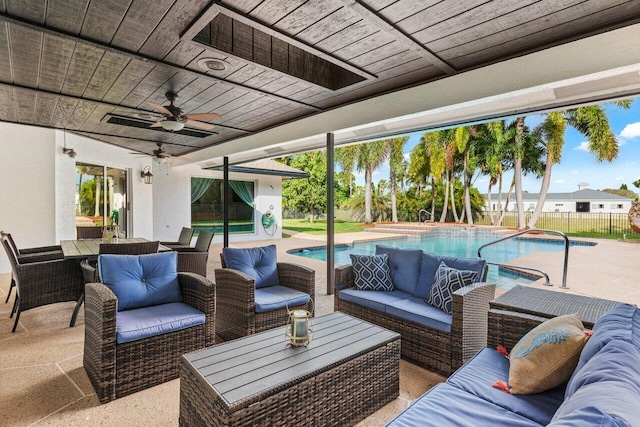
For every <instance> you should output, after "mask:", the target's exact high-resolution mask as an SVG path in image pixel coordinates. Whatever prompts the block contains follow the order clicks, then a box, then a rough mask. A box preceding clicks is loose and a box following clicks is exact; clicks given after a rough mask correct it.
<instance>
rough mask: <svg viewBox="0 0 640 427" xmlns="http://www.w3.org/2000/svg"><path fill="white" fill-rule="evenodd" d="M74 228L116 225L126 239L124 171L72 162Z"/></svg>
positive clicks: (125, 181)
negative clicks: (73, 176) (73, 167)
mask: <svg viewBox="0 0 640 427" xmlns="http://www.w3.org/2000/svg"><path fill="white" fill-rule="evenodd" d="M75 187H76V188H75V195H76V198H75V200H76V209H75V215H76V226H79V227H91V226H95V227H102V226H103V225H118V226H119V229H120V236H121V237H127V231H128V210H127V209H128V204H127V171H126V170H124V169H117V168H111V167H105V166H101V165H92V164H88V163H76V180H75Z"/></svg>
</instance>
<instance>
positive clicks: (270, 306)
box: [255, 285, 310, 313]
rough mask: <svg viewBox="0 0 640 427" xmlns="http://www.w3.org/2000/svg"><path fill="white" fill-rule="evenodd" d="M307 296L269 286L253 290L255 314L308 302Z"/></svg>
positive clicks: (280, 287)
mask: <svg viewBox="0 0 640 427" xmlns="http://www.w3.org/2000/svg"><path fill="white" fill-rule="evenodd" d="M309 299H310V296H309V294H305V293H304V292H300V291H296V290H295V289H291V288H287V287H286V286H280V285H277V286H269V287H266V288H260V289H256V290H255V302H256V307H255V310H256V313H264V312H267V311H273V310H278V309H281V308H286V307H293V306H294V305H302V304H306V303H308V302H309Z"/></svg>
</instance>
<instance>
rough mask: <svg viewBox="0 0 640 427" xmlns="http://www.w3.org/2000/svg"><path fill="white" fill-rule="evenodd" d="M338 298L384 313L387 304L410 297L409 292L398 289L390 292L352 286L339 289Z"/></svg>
mask: <svg viewBox="0 0 640 427" xmlns="http://www.w3.org/2000/svg"><path fill="white" fill-rule="evenodd" d="M338 298H340V299H341V300H345V301H349V302H352V303H354V304H359V305H362V306H364V307H368V308H371V309H373V310H377V311H381V312H383V313H384V312H386V311H387V306H389V305H390V304H392V303H394V302H397V301H401V300H405V299H408V298H411V294H410V293H408V292H403V291H398V290H393V291H391V292H379V291H359V290H357V289H354V288H348V289H345V290H343V291H340V294H338Z"/></svg>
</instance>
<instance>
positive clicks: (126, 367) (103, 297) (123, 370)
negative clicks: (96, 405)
mask: <svg viewBox="0 0 640 427" xmlns="http://www.w3.org/2000/svg"><path fill="white" fill-rule="evenodd" d="M178 281H179V282H180V291H181V293H182V301H183V302H184V303H185V304H188V305H190V306H192V307H194V308H197V309H198V310H200V311H201V312H203V313H204V314H205V316H206V321H205V323H204V324H203V325H197V326H192V327H189V328H185V329H181V330H178V331H174V332H168V333H164V334H160V335H155V336H152V337H148V338H143V339H140V340H137V341H131V342H126V343H122V344H117V343H116V328H117V317H118V311H117V305H118V300H117V298H116V296H115V294H114V293H113V292H112V291H111V290H110V289H109V288H108V287H107V286H105V285H103V284H101V283H89V284H87V285H86V303H85V304H86V307H85V319H86V320H85V338H84V360H83V364H84V368H85V370H86V371H87V375H88V376H89V379H90V380H91V384H92V385H93V387H94V389H95V390H96V394H97V396H98V399H99V400H100V402H102V403H106V402H109V401H111V400H114V399H117V398H120V397H122V396H126V395H128V394H131V393H135V392H137V391H140V390H143V389H146V388H149V387H153V386H155V385H158V384H161V383H163V382H166V381H170V380H172V379H175V378H178V374H179V369H178V368H179V360H180V356H181V355H182V354H184V353H188V352H190V351H194V350H198V349H201V348H204V347H208V346H211V345H213V344H214V341H215V324H214V321H215V307H216V294H215V285H214V284H213V283H212V282H211V281H210V280H207V279H206V278H204V277H202V276H198V275H196V274H193V273H178Z"/></svg>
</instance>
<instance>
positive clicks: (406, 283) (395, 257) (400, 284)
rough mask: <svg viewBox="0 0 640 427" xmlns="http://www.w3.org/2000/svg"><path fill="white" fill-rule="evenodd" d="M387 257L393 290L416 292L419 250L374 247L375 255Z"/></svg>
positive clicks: (419, 261) (419, 259)
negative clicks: (385, 255)
mask: <svg viewBox="0 0 640 427" xmlns="http://www.w3.org/2000/svg"><path fill="white" fill-rule="evenodd" d="M382 254H387V255H389V269H390V271H391V281H392V282H393V288H394V289H398V290H401V291H405V292H409V293H410V294H411V295H413V294H414V293H415V292H416V285H417V284H418V276H419V275H420V263H421V262H422V251H421V250H420V249H399V248H394V247H392V246H385V245H376V255H382Z"/></svg>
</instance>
